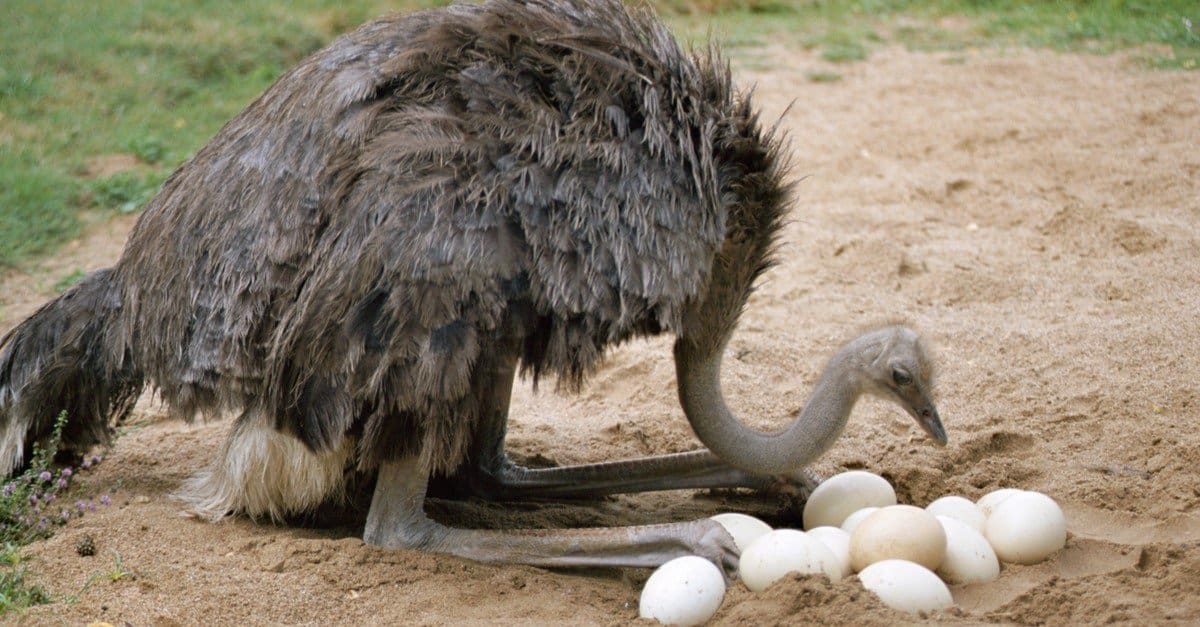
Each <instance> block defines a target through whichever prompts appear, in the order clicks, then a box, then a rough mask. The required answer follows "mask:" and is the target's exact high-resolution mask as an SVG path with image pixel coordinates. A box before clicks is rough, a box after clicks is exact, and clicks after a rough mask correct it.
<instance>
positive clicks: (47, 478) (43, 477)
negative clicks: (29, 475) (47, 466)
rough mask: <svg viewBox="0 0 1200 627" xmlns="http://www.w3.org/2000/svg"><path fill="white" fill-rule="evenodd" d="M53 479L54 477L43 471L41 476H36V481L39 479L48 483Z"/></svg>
mask: <svg viewBox="0 0 1200 627" xmlns="http://www.w3.org/2000/svg"><path fill="white" fill-rule="evenodd" d="M53 478H54V475H52V474H50V471H49V470H43V471H42V474H40V475H38V479H40V480H42V481H49V480H51V479H53Z"/></svg>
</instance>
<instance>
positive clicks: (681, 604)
mask: <svg viewBox="0 0 1200 627" xmlns="http://www.w3.org/2000/svg"><path fill="white" fill-rule="evenodd" d="M724 598H725V576H724V575H722V574H721V569H719V568H717V567H716V565H715V564H713V563H712V562H710V561H708V560H706V559H704V558H703V557H697V556H695V555H689V556H687V557H679V558H675V559H673V560H671V561H669V562H667V563H666V564H663V565H662V566H659V567H658V570H655V571H654V573H653V574H652V575H650V578H649V579H647V580H646V585H645V586H643V587H642V597H641V600H640V601H639V603H638V615H639V616H641V617H642V618H649V619H652V620H656V621H658V622H660V623H665V624H667V625H702V624H704V623H706V622H708V619H710V618H712V616H713V614H716V613H717V610H718V609H720V607H721V601H722V600H724Z"/></svg>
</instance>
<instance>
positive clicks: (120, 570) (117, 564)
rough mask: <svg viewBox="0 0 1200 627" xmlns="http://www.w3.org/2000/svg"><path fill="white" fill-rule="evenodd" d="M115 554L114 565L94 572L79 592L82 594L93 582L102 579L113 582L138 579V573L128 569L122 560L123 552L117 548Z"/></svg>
mask: <svg viewBox="0 0 1200 627" xmlns="http://www.w3.org/2000/svg"><path fill="white" fill-rule="evenodd" d="M112 554H113V567H112V568H110V569H108V570H101V571H96V572H94V573H92V576H91V577H88V580H87V581H86V582H84V584H83V588H80V590H79V594H80V595H82V594H83V593H84V592H85V591H87V589H88V588H89V587H91V585H92V584H93V583H95V582H96V581H97V580H100V579H107V580H108V581H109V582H111V583H116V582H118V581H121V580H122V579H137V573H135V572H133V571H132V570H126V569H125V564H124V563H123V562H121V554H120V553H117V552H116V551H115V550H114V551H113V552H112Z"/></svg>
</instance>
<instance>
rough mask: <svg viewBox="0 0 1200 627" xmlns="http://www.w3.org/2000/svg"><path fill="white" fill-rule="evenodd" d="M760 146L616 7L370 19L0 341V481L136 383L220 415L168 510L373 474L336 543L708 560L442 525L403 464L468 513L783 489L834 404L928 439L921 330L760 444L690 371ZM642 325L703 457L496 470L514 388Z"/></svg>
mask: <svg viewBox="0 0 1200 627" xmlns="http://www.w3.org/2000/svg"><path fill="white" fill-rule="evenodd" d="M780 150H781V139H780V138H779V137H778V136H777V135H776V134H775V133H773V132H771V131H769V130H765V129H764V128H763V127H762V125H761V124H760V122H759V120H758V117H757V115H756V113H755V110H754V108H753V106H752V104H751V101H750V97H749V95H747V94H744V93H739V92H737V91H735V89H734V87H733V85H732V82H731V79H730V74H729V70H728V67H727V66H725V65H723V64H722V62H721V61H720V59H719V57H718V55H717V53H716V52H715V51H712V50H710V51H709V52H707V53H698V54H685V53H684V52H683V51H682V50H681V49H680V48H679V46H678V44H677V43H676V41H675V40H674V39H673V38H672V37H671V35H670V34H669V33H668V31H667V30H666V28H665V27H664V26H663V25H662V24H661V23H660V22H658V21H657V19H656V18H655V17H654V16H653V15H652V14H651V13H650V12H648V11H647V10H640V9H629V8H626V7H625V6H624V5H623V4H622V3H621V2H620V0H566V1H563V0H487V1H486V2H484V3H482V4H478V5H467V4H459V5H454V6H451V7H449V8H445V9H437V10H428V11H422V12H418V13H413V14H410V15H407V16H390V17H384V18H381V19H378V20H376V21H373V22H370V23H368V24H366V25H364V26H362V27H360V28H359V29H357V30H355V31H354V32H352V33H349V34H347V35H344V36H342V37H341V38H339V39H337V40H336V41H335V42H334V43H333V44H331V45H330V46H329V47H327V48H325V49H323V50H321V51H319V52H317V53H315V54H313V55H312V56H311V57H309V58H308V59H306V60H304V61H303V62H301V63H300V64H299V65H298V66H296V67H295V68H293V69H292V70H290V71H288V72H287V73H286V74H284V75H283V76H282V77H281V78H280V79H279V80H278V81H277V82H276V83H275V84H274V85H273V86H271V87H270V88H269V89H268V90H267V91H266V92H265V93H264V94H263V95H261V96H260V97H259V98H258V99H257V100H255V101H254V102H253V103H252V104H250V105H249V106H248V107H247V108H246V110H245V111H243V112H242V113H241V114H239V115H238V116H237V117H236V118H234V119H233V120H232V121H230V122H229V123H228V124H226V125H225V127H224V128H222V129H221V131H220V132H219V133H218V134H217V135H216V136H215V137H214V138H213V139H212V140H211V141H210V142H209V143H208V144H207V145H206V146H205V147H204V148H202V149H201V150H200V151H199V152H198V153H197V154H196V155H195V156H194V157H193V158H192V159H190V160H189V161H188V162H187V163H185V164H184V165H183V166H181V167H180V168H179V170H178V171H176V172H175V173H174V174H173V175H172V176H171V177H170V178H169V179H168V180H167V182H166V183H165V184H164V185H163V188H162V190H161V191H160V193H159V194H158V195H157V196H156V197H155V198H154V199H153V200H152V201H151V202H150V203H149V205H148V206H147V208H146V210H145V212H144V213H143V215H142V216H141V218H140V219H139V220H138V223H137V225H136V227H135V228H134V230H133V232H132V233H131V234H130V237H129V241H128V242H127V245H126V247H125V250H124V252H123V254H122V256H121V258H120V260H119V261H118V262H117V263H116V265H115V266H114V267H112V268H108V269H102V270H99V271H96V272H94V273H92V274H90V275H88V276H87V277H86V278H84V279H83V280H82V281H81V282H80V283H79V284H78V285H77V286H75V287H74V288H72V289H70V290H68V291H67V292H66V293H64V294H63V295H62V296H60V297H59V298H58V299H56V300H54V301H52V302H50V303H48V304H46V305H44V306H43V307H42V308H41V309H40V310H39V311H38V312H36V313H35V314H34V315H33V316H31V317H30V318H28V319H27V320H25V321H24V322H22V323H21V324H20V325H18V326H17V327H16V328H14V329H13V330H11V331H10V332H9V333H8V334H7V335H6V336H5V337H4V338H3V340H2V341H0V472H3V473H9V472H11V471H12V470H13V469H15V468H16V467H18V466H19V465H20V464H21V463H22V462H23V461H24V460H25V458H26V456H27V454H28V449H29V447H30V443H31V442H33V441H35V440H36V439H38V438H40V437H44V436H45V435H46V434H47V433H48V432H49V431H50V429H51V428H52V424H53V417H54V416H55V415H56V414H57V413H59V411H66V412H67V415H68V416H69V420H68V422H67V424H66V427H65V429H64V432H63V438H64V445H65V446H66V447H68V448H70V449H74V450H86V449H87V448H88V447H91V446H93V445H96V444H103V443H107V442H109V440H110V436H111V429H112V425H113V424H115V423H117V422H119V421H120V420H121V419H122V418H124V417H125V416H127V415H128V413H129V411H130V410H131V408H132V405H133V403H134V401H135V400H136V399H137V397H138V396H139V394H140V393H141V392H142V390H143V389H144V387H145V386H147V385H149V386H151V387H152V388H153V389H155V390H156V391H157V393H158V395H159V397H160V398H161V399H162V400H163V401H164V403H165V405H166V407H167V408H168V410H169V412H170V413H171V414H172V415H173V416H176V417H179V418H182V419H186V420H191V419H194V418H195V417H196V416H215V415H219V414H225V413H233V414H236V415H237V418H236V421H235V424H234V426H233V428H232V431H231V434H230V436H229V438H228V440H227V441H226V443H225V444H224V446H223V448H222V449H221V450H220V451H219V453H218V454H217V456H216V459H215V460H214V461H213V462H212V464H211V465H210V466H209V467H207V468H206V469H205V470H203V471H201V472H200V473H199V474H198V475H196V476H195V477H194V478H193V479H192V480H190V481H189V482H188V483H187V484H185V485H184V486H183V488H182V490H181V496H182V498H183V499H184V500H185V501H186V502H187V503H188V504H189V507H190V509H191V510H192V511H193V512H195V513H196V514H198V515H199V516H202V517H205V518H209V519H217V518H220V517H222V516H226V515H229V514H233V513H244V514H248V515H250V516H256V517H257V516H268V517H271V518H276V519H278V518H281V517H284V516H286V515H289V514H294V513H297V512H304V511H307V510H310V509H312V508H314V507H316V506H317V505H319V504H320V503H322V502H324V501H326V500H328V499H331V498H336V497H337V496H338V494H339V493H340V492H341V491H342V490H343V489H344V486H345V482H346V477H347V476H349V475H350V474H352V473H354V472H360V473H374V474H375V476H376V482H375V488H374V493H373V496H372V500H371V505H370V507H369V510H368V512H367V518H366V524H365V529H364V533H363V537H364V540H365V541H366V542H368V543H371V544H376V545H381V546H385V547H403V548H412V549H420V550H428V551H435V552H443V553H450V554H454V555H458V556H462V557H466V558H471V559H475V560H481V561H497V562H502V561H509V562H521V563H528V564H535V565H552V566H571V565H610V566H653V565H657V564H660V563H662V562H664V561H666V560H668V559H671V558H673V557H676V556H679V555H683V554H699V555H702V556H705V557H707V558H708V559H710V560H712V561H714V562H715V563H717V564H719V565H721V566H723V567H724V568H726V569H727V570H729V569H732V568H733V567H734V566H735V565H736V560H737V549H736V548H735V546H734V544H733V542H732V539H731V538H730V537H729V536H728V534H727V533H725V532H724V530H723V529H722V528H721V527H720V526H719V525H717V524H716V523H714V522H712V521H696V522H684V523H671V524H660V525H647V526H636V527H625V528H614V529H569V530H506V531H491V530H466V529H456V528H450V527H448V526H444V525H441V524H439V523H436V522H434V521H432V520H430V519H429V518H427V517H426V515H425V514H424V512H423V507H422V504H423V500H424V498H425V495H426V491H427V487H428V482H429V479H430V477H450V478H453V479H454V480H455V481H456V484H457V485H461V486H463V487H464V488H465V490H466V491H467V492H468V493H470V494H474V495H478V496H481V497H484V498H521V497H526V496H592V495H598V494H610V493H619V492H633V491H640V490H664V489H674V488H696V487H738V486H742V487H751V488H763V487H764V486H767V485H770V484H772V483H773V482H783V483H785V484H787V483H792V484H796V483H799V482H802V480H803V469H804V468H805V466H806V465H808V464H809V463H810V462H812V461H813V460H814V459H816V458H817V457H818V456H819V455H820V454H821V453H822V452H823V451H825V450H826V449H828V448H829V447H830V445H831V444H832V442H833V441H834V440H835V439H836V438H837V436H838V435H839V434H840V432H841V430H842V428H843V426H844V425H845V422H846V418H847V416H848V415H849V413H850V411H851V409H852V407H853V406H854V403H855V401H856V399H857V398H858V397H859V396H860V395H861V394H863V393H875V394H880V395H883V396H885V397H887V398H891V399H893V400H894V401H896V402H898V403H899V404H900V405H901V406H902V407H904V408H905V409H906V410H907V411H908V412H909V413H911V415H912V416H913V417H914V419H916V420H917V421H918V423H919V424H920V425H921V426H922V427H923V428H924V429H925V430H926V431H927V432H928V433H929V434H930V435H931V436H932V437H933V438H934V439H936V440H937V441H939V442H942V443H944V442H945V433H944V431H943V430H942V426H941V423H940V420H939V418H938V415H937V412H936V410H935V409H934V405H933V403H932V402H931V400H930V395H929V391H928V390H929V386H928V381H929V377H930V371H929V364H928V360H927V358H926V355H925V352H924V349H923V347H922V344H921V341H920V340H919V339H918V337H917V335H916V334H915V333H913V332H912V331H910V330H908V329H906V328H903V327H887V328H884V329H880V330H876V331H873V332H871V333H868V334H866V335H864V336H862V337H860V338H858V339H856V340H853V341H852V342H850V343H849V344H847V345H846V346H845V348H843V349H842V350H841V351H839V352H838V353H837V355H836V356H834V358H833V359H832V361H831V362H830V365H829V367H828V368H827V369H826V371H825V373H824V375H823V376H822V378H821V379H820V382H819V383H818V385H817V387H816V390H815V392H814V394H813V397H812V400H811V401H810V402H809V403H808V405H807V406H806V407H805V408H804V410H803V411H802V412H801V414H800V415H799V416H798V417H796V418H795V419H794V421H793V422H792V423H791V424H790V426H788V427H786V428H785V429H783V430H782V431H780V432H779V433H760V432H757V431H755V430H752V429H749V428H747V427H745V426H744V425H742V423H740V422H739V421H738V419H737V418H736V417H734V416H733V415H732V414H731V413H730V411H729V410H728V409H727V407H726V404H725V401H724V399H723V397H722V394H721V390H720V385H719V376H720V364H721V355H722V353H723V351H724V349H725V346H726V343H727V341H728V339H729V337H730V334H731V333H732V332H733V329H734V327H735V325H736V323H737V320H738V317H739V316H740V314H741V312H742V309H743V306H744V305H745V303H746V300H747V298H748V296H749V294H750V292H751V290H752V287H753V285H754V282H755V280H756V278H757V277H758V276H759V275H760V274H761V273H762V272H763V271H764V270H766V269H767V268H768V267H769V266H770V265H771V263H772V255H773V246H774V242H775V240H776V238H777V236H778V233H779V231H780V227H781V220H782V216H783V214H784V211H785V204H786V201H787V197H788V188H787V186H786V184H785V183H784V180H783V179H784V170H785V167H784V164H783V159H782V157H781V154H780ZM659 333H672V334H673V335H674V336H675V338H676V339H675V344H674V359H675V363H676V366H677V375H678V391H679V398H680V402H681V405H682V408H683V411H684V413H685V414H686V416H687V418H688V420H689V421H690V423H691V425H692V427H693V428H694V430H695V432H696V435H697V436H698V437H699V439H700V441H701V442H702V443H703V444H704V445H705V446H706V447H707V449H703V450H699V451H695V452H690V453H682V454H676V455H668V456H663V457H653V458H644V459H637V460H628V461H623V462H611V463H601V464H593V465H586V466H576V467H562V468H550V469H536V470H534V469H527V468H523V467H520V466H518V465H516V464H514V463H512V462H511V461H510V460H509V459H508V457H507V456H506V455H505V451H504V435H505V427H506V422H507V418H508V409H509V397H510V393H511V389H512V384H513V380H514V378H515V377H516V376H518V375H524V376H528V377H530V378H532V379H533V380H534V381H537V380H538V379H539V378H541V377H544V376H548V375H549V376H553V377H555V378H556V379H557V381H558V384H559V385H560V386H562V387H564V388H565V389H567V390H573V389H577V388H578V387H579V386H580V385H581V384H582V382H583V381H584V380H585V378H586V377H587V375H588V374H589V373H590V372H592V371H593V370H594V369H595V368H596V366H597V363H598V361H599V360H600V358H601V356H602V354H603V352H604V350H605V349H606V348H607V347H610V346H613V345H616V344H619V343H621V342H623V341H625V340H628V339H630V338H633V337H637V336H647V335H653V334H659Z"/></svg>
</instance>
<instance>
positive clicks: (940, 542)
mask: <svg viewBox="0 0 1200 627" xmlns="http://www.w3.org/2000/svg"><path fill="white" fill-rule="evenodd" d="M945 558H946V532H945V530H943V529H942V524H941V523H939V522H938V520H937V518H935V517H934V516H933V514H930V513H929V512H927V511H925V510H923V509H921V508H919V507H913V506H912V505H892V506H890V507H884V508H881V509H880V510H879V511H877V512H875V513H873V514H871V515H870V516H867V518H866V520H864V521H862V523H860V524H859V525H858V527H856V528H855V529H854V533H851V534H850V567H851V568H853V569H854V570H855V571H861V570H862V569H864V568H866V567H867V566H870V565H871V564H874V563H875V562H882V561H884V560H889V559H900V560H907V561H910V562H916V563H917V564H920V565H922V566H924V567H925V568H928V569H929V570H935V569H937V567H938V566H941V565H942V560H944V559H945Z"/></svg>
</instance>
